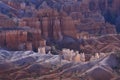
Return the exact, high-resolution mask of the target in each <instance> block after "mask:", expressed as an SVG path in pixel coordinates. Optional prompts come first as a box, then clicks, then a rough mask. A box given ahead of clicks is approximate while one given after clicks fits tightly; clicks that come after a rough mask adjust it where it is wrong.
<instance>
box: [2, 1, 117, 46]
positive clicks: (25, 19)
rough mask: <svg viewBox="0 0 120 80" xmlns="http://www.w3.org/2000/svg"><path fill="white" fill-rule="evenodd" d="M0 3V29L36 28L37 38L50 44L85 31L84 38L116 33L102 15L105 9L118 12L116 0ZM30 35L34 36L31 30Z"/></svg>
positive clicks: (26, 29) (76, 36) (75, 37)
mask: <svg viewBox="0 0 120 80" xmlns="http://www.w3.org/2000/svg"><path fill="white" fill-rule="evenodd" d="M0 4H1V5H0V12H1V18H0V20H1V21H2V22H1V23H0V26H1V30H6V29H9V31H10V30H11V29H12V30H13V31H14V30H15V29H16V28H17V31H18V32H19V31H20V29H23V30H24V32H26V33H28V30H30V29H31V30H34V31H36V34H38V35H37V36H38V38H40V39H45V40H47V42H50V43H56V42H60V41H61V43H60V44H62V43H66V42H65V41H66V40H65V39H66V37H67V39H68V38H73V40H76V39H80V38H86V37H85V36H81V33H84V32H85V33H87V34H88V36H89V37H87V38H90V37H96V36H101V35H106V34H116V33H117V32H116V29H115V26H114V25H112V24H110V23H108V22H109V21H108V22H106V17H105V15H106V11H108V10H109V11H110V12H116V14H118V12H119V11H118V8H117V7H118V5H117V4H119V2H117V0H114V2H110V1H107V0H102V1H101V0H46V1H44V0H36V1H33V0H23V1H17V0H11V1H7V0H2V1H1V2H0ZM115 4H116V5H115ZM3 9H4V10H3ZM111 16H112V15H111ZM113 17H114V16H113ZM117 21H118V22H119V20H117ZM6 22H7V23H6ZM117 25H119V24H117ZM12 30H11V31H12ZM15 34H17V33H15ZM1 35H2V34H1ZM32 36H36V35H35V34H34V33H32ZM28 38H30V37H28ZM40 39H36V40H35V42H34V43H37V42H39V41H40ZM27 41H28V42H29V40H27ZM62 41H63V42H62ZM17 42H19V41H18V40H17ZM31 42H32V41H31ZM32 43H33V42H32ZM70 43H71V42H70ZM70 43H68V44H70ZM38 44H39V43H38ZM75 44H77V43H75ZM6 45H7V44H6ZM73 45H74V44H73ZM11 46H12V45H11ZM67 46H68V45H67Z"/></svg>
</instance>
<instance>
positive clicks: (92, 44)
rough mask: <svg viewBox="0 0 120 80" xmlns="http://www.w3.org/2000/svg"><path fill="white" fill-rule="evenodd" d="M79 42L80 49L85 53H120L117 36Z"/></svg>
mask: <svg viewBox="0 0 120 80" xmlns="http://www.w3.org/2000/svg"><path fill="white" fill-rule="evenodd" d="M80 41H81V42H80V49H81V51H83V52H85V53H99V52H103V53H107V52H112V51H113V52H114V51H120V35H119V34H109V35H104V36H101V37H96V38H90V39H86V40H80Z"/></svg>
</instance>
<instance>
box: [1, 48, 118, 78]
mask: <svg viewBox="0 0 120 80" xmlns="http://www.w3.org/2000/svg"><path fill="white" fill-rule="evenodd" d="M119 64H120V63H119V61H118V59H117V56H116V54H115V53H109V54H107V55H106V56H104V57H101V58H99V59H96V60H92V61H87V62H74V61H68V60H65V59H64V58H61V57H60V56H59V55H52V54H40V53H34V52H32V51H25V52H23V51H16V52H9V51H5V50H0V79H1V80H119V74H118V73H117V72H116V71H118V70H119V69H118V70H117V67H118V66H119Z"/></svg>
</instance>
